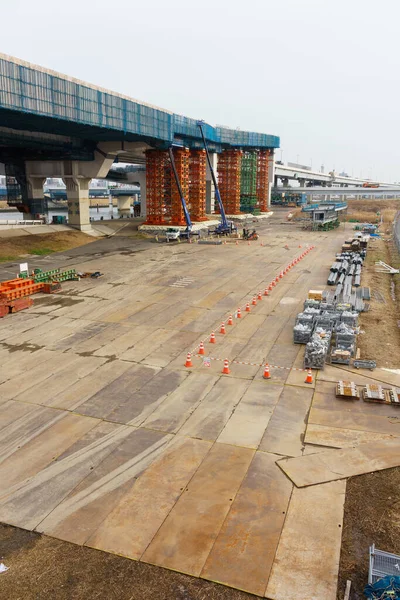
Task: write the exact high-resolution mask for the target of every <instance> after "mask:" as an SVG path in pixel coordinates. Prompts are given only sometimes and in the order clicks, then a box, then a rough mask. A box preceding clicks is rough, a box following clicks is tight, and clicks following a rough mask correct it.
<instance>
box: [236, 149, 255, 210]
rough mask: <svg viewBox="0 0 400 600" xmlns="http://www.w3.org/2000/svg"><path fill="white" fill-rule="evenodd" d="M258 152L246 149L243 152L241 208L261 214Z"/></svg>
mask: <svg viewBox="0 0 400 600" xmlns="http://www.w3.org/2000/svg"><path fill="white" fill-rule="evenodd" d="M257 162H258V156H257V152H256V151H254V150H246V151H245V152H243V154H242V165H241V182H240V210H241V212H244V213H253V214H260V210H259V208H258V207H257Z"/></svg>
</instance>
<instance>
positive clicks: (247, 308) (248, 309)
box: [245, 302, 251, 312]
mask: <svg viewBox="0 0 400 600" xmlns="http://www.w3.org/2000/svg"><path fill="white" fill-rule="evenodd" d="M245 310H246V312H250V311H251V308H250V303H249V302H246V308H245Z"/></svg>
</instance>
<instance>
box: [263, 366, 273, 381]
mask: <svg viewBox="0 0 400 600" xmlns="http://www.w3.org/2000/svg"><path fill="white" fill-rule="evenodd" d="M263 378H264V379H271V373H270V372H269V364H268V363H265V367H264V374H263Z"/></svg>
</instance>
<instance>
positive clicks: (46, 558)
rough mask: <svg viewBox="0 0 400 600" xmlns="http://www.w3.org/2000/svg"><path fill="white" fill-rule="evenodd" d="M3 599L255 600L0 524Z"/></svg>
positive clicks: (216, 586) (166, 571)
mask: <svg viewBox="0 0 400 600" xmlns="http://www.w3.org/2000/svg"><path fill="white" fill-rule="evenodd" d="M0 549H1V554H0V557H1V560H2V562H4V563H5V564H6V565H7V567H9V570H8V571H7V572H6V573H4V574H2V575H1V582H0V589H1V591H0V597H1V598H2V599H3V598H4V599H6V598H7V600H72V599H73V600H94V599H96V600H256V596H252V595H250V594H246V593H244V592H239V591H238V590H233V589H230V588H227V587H225V586H223V585H218V584H216V583H211V582H210V581H205V580H204V579H197V578H195V577H189V576H187V575H182V574H181V573H175V572H173V571H168V570H166V569H161V568H159V567H154V566H152V565H146V564H144V563H140V562H137V561H133V560H129V559H128V558H121V557H119V556H115V555H114V554H108V553H106V552H100V551H99V550H92V549H91V548H86V547H83V546H75V545H74V544H69V543H67V542H62V541H60V540H56V539H54V538H50V537H46V536H41V535H39V534H37V533H32V532H30V531H24V530H22V529H17V528H15V527H9V526H7V525H0Z"/></svg>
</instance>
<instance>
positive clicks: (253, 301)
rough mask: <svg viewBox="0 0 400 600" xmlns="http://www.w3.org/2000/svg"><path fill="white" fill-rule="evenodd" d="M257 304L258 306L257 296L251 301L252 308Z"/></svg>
mask: <svg viewBox="0 0 400 600" xmlns="http://www.w3.org/2000/svg"><path fill="white" fill-rule="evenodd" d="M256 304H257V298H256V297H255V296H253V299H252V301H251V305H252V306H256Z"/></svg>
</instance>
